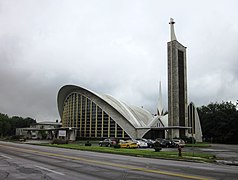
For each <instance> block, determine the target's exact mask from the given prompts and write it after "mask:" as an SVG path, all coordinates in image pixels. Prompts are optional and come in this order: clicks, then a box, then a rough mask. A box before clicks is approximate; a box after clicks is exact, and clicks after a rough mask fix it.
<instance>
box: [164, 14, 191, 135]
mask: <svg viewBox="0 0 238 180" xmlns="http://www.w3.org/2000/svg"><path fill="white" fill-rule="evenodd" d="M174 23H175V22H174V21H173V19H172V18H171V19H170V23H169V24H170V33H171V41H170V42H168V44H167V46H168V125H169V134H168V135H169V138H174V137H178V138H179V137H182V136H185V135H187V129H188V110H187V66H186V47H184V46H183V45H182V44H180V43H179V42H178V41H177V39H176V36H175V32H174Z"/></svg>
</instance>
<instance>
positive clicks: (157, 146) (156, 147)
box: [154, 141, 162, 152]
mask: <svg viewBox="0 0 238 180" xmlns="http://www.w3.org/2000/svg"><path fill="white" fill-rule="evenodd" d="M154 149H155V152H159V151H160V150H161V149H162V147H161V144H160V142H159V141H156V142H155V143H154Z"/></svg>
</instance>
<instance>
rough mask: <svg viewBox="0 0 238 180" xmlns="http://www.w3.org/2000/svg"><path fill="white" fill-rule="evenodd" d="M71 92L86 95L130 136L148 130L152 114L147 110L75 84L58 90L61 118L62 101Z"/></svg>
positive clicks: (132, 136) (142, 133)
mask: <svg viewBox="0 0 238 180" xmlns="http://www.w3.org/2000/svg"><path fill="white" fill-rule="evenodd" d="M73 92H78V93H80V94H82V95H84V96H86V97H88V98H89V99H91V100H92V101H93V102H94V103H96V104H97V105H98V106H100V107H101V108H102V109H103V111H105V112H106V113H108V114H109V115H110V117H112V118H113V120H114V121H115V122H116V123H117V124H118V125H120V126H121V128H123V129H124V131H125V132H126V133H127V134H128V135H129V136H130V137H131V138H142V137H143V136H144V135H145V133H146V132H148V131H149V130H150V124H151V122H152V121H153V119H154V116H153V115H152V114H151V113H150V112H148V111H147V110H145V109H143V108H140V107H136V106H128V105H126V104H125V103H123V102H120V101H119V100H117V99H115V98H114V97H112V96H109V95H99V94H97V93H95V92H93V91H90V90H88V89H86V88H83V87H79V86H75V85H65V86H63V87H62V88H61V89H60V90H59V93H58V97H57V103H58V110H59V114H60V117H61V119H62V114H63V108H64V101H65V99H66V98H67V96H69V95H70V94H71V93H73Z"/></svg>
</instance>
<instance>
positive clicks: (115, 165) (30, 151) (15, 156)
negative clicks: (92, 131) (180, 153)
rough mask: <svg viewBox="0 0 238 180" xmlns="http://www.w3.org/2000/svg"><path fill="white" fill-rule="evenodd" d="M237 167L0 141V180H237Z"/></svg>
mask: <svg viewBox="0 0 238 180" xmlns="http://www.w3.org/2000/svg"><path fill="white" fill-rule="evenodd" d="M237 177H238V167H237V166H226V165H218V164H209V163H192V162H183V161H171V160H161V159H148V158H140V157H130V156H122V155H111V154H103V153H95V152H86V151H77V150H69V149H60V148H52V147H43V146H33V145H28V144H15V143H9V142H1V141H0V179H10V180H14V179H57V180H60V179H63V180H67V179H83V180H93V179H114V180H117V179H143V180H147V179H148V180H149V179H237Z"/></svg>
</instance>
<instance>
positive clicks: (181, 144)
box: [172, 139, 185, 148]
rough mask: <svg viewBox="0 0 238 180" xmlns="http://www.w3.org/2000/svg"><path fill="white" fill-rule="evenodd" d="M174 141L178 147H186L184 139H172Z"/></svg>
mask: <svg viewBox="0 0 238 180" xmlns="http://www.w3.org/2000/svg"><path fill="white" fill-rule="evenodd" d="M172 141H173V142H174V143H175V144H176V147H179V146H180V147H182V148H183V147H184V146H185V142H184V140H182V139H172Z"/></svg>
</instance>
